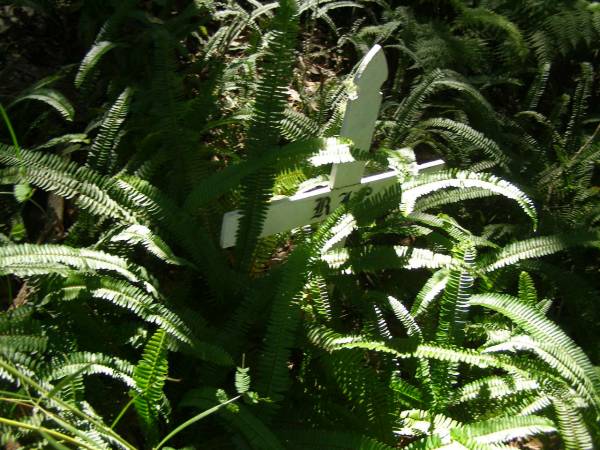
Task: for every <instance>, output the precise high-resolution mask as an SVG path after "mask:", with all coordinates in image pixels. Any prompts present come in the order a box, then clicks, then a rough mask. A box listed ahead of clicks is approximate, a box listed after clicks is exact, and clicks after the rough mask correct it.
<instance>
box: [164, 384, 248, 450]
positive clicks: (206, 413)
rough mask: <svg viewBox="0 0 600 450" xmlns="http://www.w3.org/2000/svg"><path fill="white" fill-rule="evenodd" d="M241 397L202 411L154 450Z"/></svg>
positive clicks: (168, 435) (176, 429) (175, 430)
mask: <svg viewBox="0 0 600 450" xmlns="http://www.w3.org/2000/svg"><path fill="white" fill-rule="evenodd" d="M240 397H241V395H238V396H236V397H233V398H232V399H229V400H227V401H226V402H224V403H219V404H218V405H216V406H213V407H212V408H210V409H207V410H206V411H202V412H201V413H200V414H197V415H195V416H194V417H192V418H191V419H189V420H186V421H185V422H183V423H182V424H181V425H179V426H178V427H177V428H175V429H174V430H173V431H171V432H170V433H169V434H167V435H166V436H165V438H164V439H163V440H162V441H160V442H159V443H158V445H157V446H156V447H154V449H153V450H159V449H160V448H161V447H162V446H163V445H165V443H166V442H167V441H169V440H170V439H171V438H172V437H173V436H175V435H176V434H178V433H179V432H181V431H183V430H184V429H186V428H187V427H189V426H190V425H193V424H194V423H196V422H198V421H199V420H201V419H204V418H205V417H206V416H208V415H210V414H212V413H214V412H217V411H218V410H219V409H221V408H222V407H223V406H225V405H228V404H229V403H233V402H235V401H236V400H237V399H239V398H240Z"/></svg>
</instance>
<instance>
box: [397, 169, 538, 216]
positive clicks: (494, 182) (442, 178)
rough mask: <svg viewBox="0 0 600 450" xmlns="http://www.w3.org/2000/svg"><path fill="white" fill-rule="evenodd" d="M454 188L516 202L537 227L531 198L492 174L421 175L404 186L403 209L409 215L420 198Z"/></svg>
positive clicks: (454, 173)
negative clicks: (479, 192)
mask: <svg viewBox="0 0 600 450" xmlns="http://www.w3.org/2000/svg"><path fill="white" fill-rule="evenodd" d="M452 187H455V188H458V187H460V188H479V189H482V190H486V191H489V192H492V193H494V194H499V195H503V196H505V197H507V198H510V199H512V200H515V201H516V202H517V203H518V205H519V206H520V207H521V209H522V210H523V211H524V212H525V214H527V215H528V216H529V217H530V218H531V220H532V222H533V225H534V228H535V227H536V226H537V214H536V212H535V207H534V205H533V202H532V201H531V200H530V199H529V197H527V196H526V195H525V194H524V193H523V192H522V191H520V190H519V189H518V188H516V187H515V186H514V185H512V184H510V183H508V182H507V181H504V180H500V179H499V178H497V177H495V176H494V175H490V174H481V173H471V172H463V171H450V172H445V171H443V172H436V173H433V174H427V175H421V176H419V177H417V178H415V179H414V180H409V181H407V182H405V183H404V184H403V199H402V208H403V210H404V211H406V212H407V213H409V212H411V211H412V210H413V209H414V205H415V202H416V201H417V199H419V198H420V197H423V196H424V195H427V194H429V193H431V192H434V191H436V190H439V189H447V188H452Z"/></svg>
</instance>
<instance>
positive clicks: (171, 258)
mask: <svg viewBox="0 0 600 450" xmlns="http://www.w3.org/2000/svg"><path fill="white" fill-rule="evenodd" d="M110 241H111V242H121V241H124V242H127V243H129V244H142V246H143V247H144V248H145V249H146V250H148V251H149V252H150V253H152V254H153V255H154V256H156V257H157V258H158V259H160V260H161V261H164V262H166V263H169V264H174V265H178V266H179V265H186V264H189V263H186V261H185V260H183V259H181V258H179V257H177V256H175V254H174V253H173V251H172V250H171V249H170V248H169V246H168V245H167V244H166V243H165V241H163V240H162V239H161V237H160V236H158V235H157V234H154V233H153V232H152V231H151V230H150V229H149V228H148V227H146V226H144V225H131V226H129V227H127V228H126V229H124V230H123V231H121V232H119V233H118V234H116V235H114V236H112V237H111V238H110Z"/></svg>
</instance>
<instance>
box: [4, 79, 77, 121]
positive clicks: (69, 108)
mask: <svg viewBox="0 0 600 450" xmlns="http://www.w3.org/2000/svg"><path fill="white" fill-rule="evenodd" d="M26 100H37V101H40V102H44V103H46V104H47V105H49V106H50V107H52V108H54V109H55V110H56V111H57V112H58V113H59V114H60V115H61V116H62V117H63V119H65V120H67V121H69V122H72V121H73V118H74V116H75V108H74V107H73V105H72V104H71V102H69V100H68V99H67V98H66V97H65V96H64V95H63V94H61V93H60V92H59V91H57V90H56V89H50V88H47V87H42V86H40V87H37V88H34V89H32V90H30V91H28V92H25V93H23V94H21V95H20V96H18V97H17V98H16V99H15V100H14V101H13V102H12V103H11V104H10V106H11V107H12V106H15V105H17V104H19V103H21V102H23V101H26Z"/></svg>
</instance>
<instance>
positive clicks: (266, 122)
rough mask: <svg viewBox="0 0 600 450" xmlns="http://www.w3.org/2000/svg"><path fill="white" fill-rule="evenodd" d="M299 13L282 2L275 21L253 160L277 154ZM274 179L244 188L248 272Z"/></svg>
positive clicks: (241, 242) (242, 244)
mask: <svg viewBox="0 0 600 450" xmlns="http://www.w3.org/2000/svg"><path fill="white" fill-rule="evenodd" d="M296 9H297V6H296V4H295V3H294V0H282V1H281V2H280V4H279V8H278V10H277V13H276V16H275V18H274V19H273V20H274V22H273V26H272V30H273V31H272V33H273V35H272V37H271V38H270V40H269V50H268V53H267V59H266V60H265V61H264V63H263V67H264V74H263V77H262V78H261V81H260V82H259V84H258V86H257V95H256V101H255V104H254V114H253V118H252V122H251V125H250V129H249V130H248V140H247V144H246V147H247V151H248V155H249V156H250V157H251V158H253V157H258V156H259V155H262V154H264V153H269V152H274V151H276V150H275V146H276V145H277V143H278V139H279V136H280V128H279V124H280V122H281V120H282V119H283V112H284V110H285V104H286V100H287V98H286V95H285V88H286V85H287V82H288V80H289V78H290V76H291V68H292V64H291V63H292V50H293V47H294V44H295V33H296V16H297V12H296ZM273 179H274V174H273V172H272V170H270V169H265V170H264V171H260V172H258V173H257V174H255V175H253V176H252V177H250V178H249V179H248V180H247V181H246V182H245V183H244V184H243V187H242V198H243V200H242V202H241V211H242V217H241V219H240V224H239V228H238V232H237V243H238V247H237V254H238V258H239V265H240V267H241V268H242V270H248V269H249V268H250V266H251V261H252V257H253V252H254V247H255V245H256V242H257V239H258V235H259V233H260V230H261V227H262V222H263V220H264V217H265V214H266V210H267V201H268V199H269V197H270V195H271V192H270V189H271V184H272V182H273Z"/></svg>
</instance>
